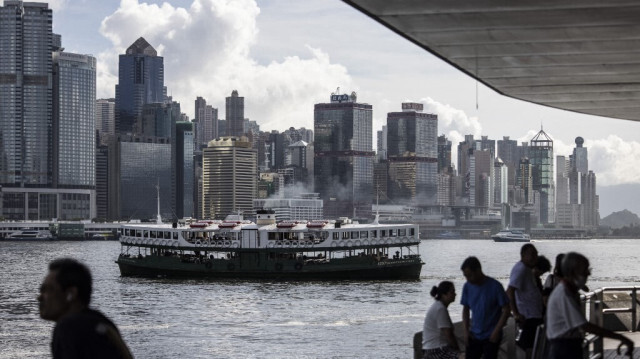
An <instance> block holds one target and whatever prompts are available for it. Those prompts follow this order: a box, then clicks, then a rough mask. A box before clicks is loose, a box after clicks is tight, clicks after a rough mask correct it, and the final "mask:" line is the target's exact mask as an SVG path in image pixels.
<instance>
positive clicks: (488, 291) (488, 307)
mask: <svg viewBox="0 0 640 359" xmlns="http://www.w3.org/2000/svg"><path fill="white" fill-rule="evenodd" d="M508 303H509V299H508V298H507V294H506V293H505V292H504V288H503V287H502V284H500V282H498V281H497V280H495V279H493V278H491V277H485V280H484V282H483V283H482V284H479V285H478V284H471V283H469V282H466V283H465V284H464V286H463V287H462V298H461V299H460V304H462V305H464V306H466V307H469V309H470V310H471V328H470V332H471V334H473V337H474V338H476V339H479V340H483V339H488V338H489V337H490V336H491V333H492V332H493V329H495V327H496V325H497V324H498V321H499V320H500V316H501V315H502V308H503V307H504V306H505V305H507V304H508Z"/></svg>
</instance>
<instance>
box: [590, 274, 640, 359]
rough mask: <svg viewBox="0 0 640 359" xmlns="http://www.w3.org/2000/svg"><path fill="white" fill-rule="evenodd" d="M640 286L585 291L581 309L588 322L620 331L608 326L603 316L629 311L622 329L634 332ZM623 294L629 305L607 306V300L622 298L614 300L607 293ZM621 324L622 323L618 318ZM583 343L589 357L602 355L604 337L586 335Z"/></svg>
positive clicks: (596, 358) (593, 358)
mask: <svg viewBox="0 0 640 359" xmlns="http://www.w3.org/2000/svg"><path fill="white" fill-rule="evenodd" d="M639 289H640V286H624V287H603V288H600V289H596V290H595V291H593V292H589V293H586V294H584V295H582V296H581V300H582V304H583V307H582V310H583V311H584V313H585V315H586V316H587V317H588V319H589V322H591V323H593V324H596V325H598V326H601V327H604V328H606V329H609V330H613V331H620V328H612V327H609V326H610V325H607V324H610V323H611V322H609V323H606V322H605V316H607V317H609V316H612V315H616V314H624V313H630V314H631V316H630V320H629V324H628V325H626V324H625V327H624V330H626V331H630V332H635V331H637V330H638V317H637V310H636V309H637V307H638V290H639ZM615 293H619V294H624V295H628V296H629V301H630V302H631V303H630V306H628V307H612V308H609V307H608V305H607V302H614V301H615V302H619V301H620V300H624V298H617V299H616V300H610V298H608V296H607V294H615ZM620 323H621V324H624V323H623V321H622V320H620ZM585 345H586V347H587V349H588V352H589V356H588V358H589V359H598V358H603V357H604V338H602V337H601V336H598V335H588V336H587V337H586V338H585Z"/></svg>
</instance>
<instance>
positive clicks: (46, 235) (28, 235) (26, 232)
mask: <svg viewBox="0 0 640 359" xmlns="http://www.w3.org/2000/svg"><path fill="white" fill-rule="evenodd" d="M5 239H6V240H8V241H51V240H54V239H55V238H54V237H53V235H52V234H51V232H50V231H46V230H44V231H43V230H37V229H22V230H19V231H16V232H13V233H11V234H10V235H9V236H7V237H6V238H5Z"/></svg>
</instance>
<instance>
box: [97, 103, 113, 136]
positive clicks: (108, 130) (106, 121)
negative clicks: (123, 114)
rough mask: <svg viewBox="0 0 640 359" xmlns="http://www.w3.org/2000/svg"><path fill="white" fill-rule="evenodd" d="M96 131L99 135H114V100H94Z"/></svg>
mask: <svg viewBox="0 0 640 359" xmlns="http://www.w3.org/2000/svg"><path fill="white" fill-rule="evenodd" d="M96 130H98V132H99V133H100V135H113V134H115V133H116V100H115V99H113V98H110V99H98V100H96Z"/></svg>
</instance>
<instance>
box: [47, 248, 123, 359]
mask: <svg viewBox="0 0 640 359" xmlns="http://www.w3.org/2000/svg"><path fill="white" fill-rule="evenodd" d="M91 282H92V280H91V272H89V269H88V268H87V267H86V266H85V265H84V264H82V263H80V262H78V261H76V260H74V259H70V258H63V259H57V260H54V261H53V262H51V263H50V264H49V273H48V274H47V276H46V277H45V279H44V281H43V282H42V285H41V286H40V295H38V302H39V304H40V305H39V309H40V317H42V319H46V320H51V321H54V322H56V326H55V328H54V330H53V339H52V341H51V352H52V354H53V358H54V359H75V358H92V359H93V358H98V359H101V358H105V359H106V358H124V359H128V358H133V356H132V355H131V353H130V352H129V349H128V348H127V345H126V344H125V343H124V341H123V340H122V337H121V336H120V332H119V331H118V328H117V327H116V326H115V324H113V322H112V321H111V320H109V319H108V318H107V317H105V316H104V315H103V314H102V313H100V312H98V311H97V310H94V309H91V308H89V302H90V301H91V289H92V283H91Z"/></svg>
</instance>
